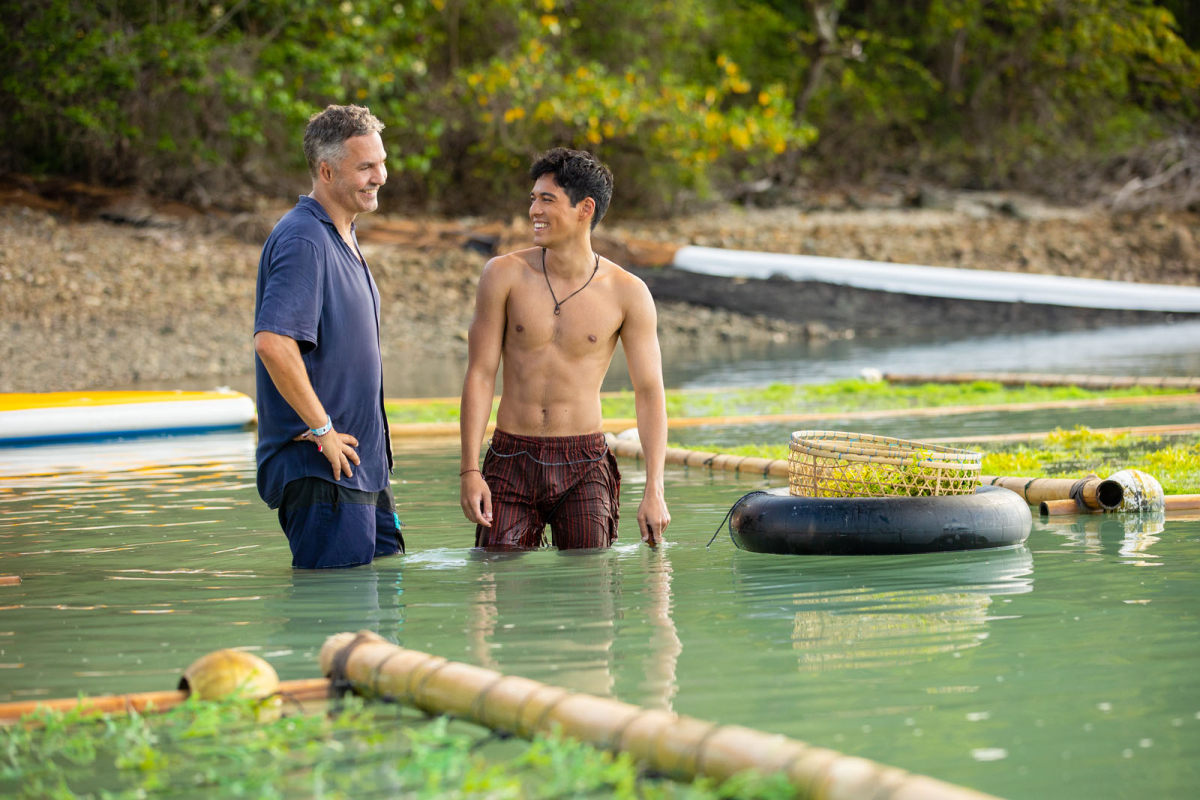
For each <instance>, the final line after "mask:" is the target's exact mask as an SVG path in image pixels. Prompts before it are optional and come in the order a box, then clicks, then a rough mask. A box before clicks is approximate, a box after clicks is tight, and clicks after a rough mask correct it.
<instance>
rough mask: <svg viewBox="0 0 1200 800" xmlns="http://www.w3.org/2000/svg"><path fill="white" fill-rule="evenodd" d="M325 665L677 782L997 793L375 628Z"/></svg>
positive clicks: (957, 795)
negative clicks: (544, 678) (778, 779)
mask: <svg viewBox="0 0 1200 800" xmlns="http://www.w3.org/2000/svg"><path fill="white" fill-rule="evenodd" d="M319 662H320V665H321V671H322V672H324V673H325V674H327V675H328V674H330V673H331V672H332V669H333V666H334V665H335V663H337V664H339V666H340V667H341V673H342V674H341V675H339V676H337V677H338V678H342V677H344V678H346V679H348V680H349V681H350V683H351V684H352V685H353V686H354V688H355V690H356V691H359V692H362V693H365V694H368V695H383V696H387V697H390V698H393V699H395V700H398V701H400V702H402V703H406V704H408V705H411V706H414V707H416V708H419V709H421V710H422V711H425V712H427V713H430V714H450V715H453V716H455V717H458V718H461V719H466V720H469V721H471V722H475V723H477V724H479V725H483V726H485V727H488V728H492V729H494V730H500V731H504V732H507V733H514V734H516V735H518V736H522V737H525V738H530V737H532V736H534V735H537V734H548V733H553V732H559V733H561V734H563V735H566V736H570V737H572V738H575V739H578V740H580V741H583V742H586V743H588V744H591V745H593V746H595V747H599V748H603V749H609V750H613V751H618V752H624V753H628V754H629V755H631V756H632V757H633V758H634V759H635V760H636V761H638V762H639V763H641V764H644V765H646V766H647V767H649V768H651V769H653V770H655V771H656V772H659V773H661V774H663V775H668V776H670V777H673V778H677V779H683V780H690V779H692V778H697V777H702V776H703V777H708V778H712V779H714V780H717V781H723V780H726V779H728V778H730V777H732V776H733V775H736V774H737V773H740V772H744V771H746V770H755V771H757V772H760V773H764V774H766V773H776V772H782V773H784V774H786V775H787V777H788V778H789V779H790V780H791V782H792V783H793V784H794V785H795V786H796V791H797V796H798V797H802V798H812V800H835V798H836V799H837V800H860V799H861V800H868V798H870V799H871V800H985V798H988V797H990V795H985V794H982V793H980V792H976V791H974V790H972V789H967V788H964V787H960V786H954V785H953V784H949V783H944V782H942V781H939V780H936V779H934V778H928V777H925V776H921V775H913V774H911V773H908V772H905V771H903V770H900V769H897V768H895V767H888V766H884V765H882V764H878V763H875V762H873V761H870V760H868V759H865V758H858V757H854V756H847V755H843V754H841V753H838V752H836V751H834V750H828V749H825V748H821V747H813V746H811V745H808V744H805V743H804V742H800V741H796V740H794V739H789V738H787V737H785V736H779V735H774V734H768V733H763V732H761V731H756V730H752V729H750V728H743V727H739V726H736V725H716V724H715V723H712V722H705V721H704V720H700V719H696V718H694V717H685V716H680V715H678V714H674V713H672V712H669V711H662V710H654V709H649V710H648V709H643V708H639V707H638V706H634V705H630V704H629V703H622V702H620V701H619V700H613V699H610V698H605V697H595V696H592V695H588V694H582V693H579V692H572V691H569V690H567V689H563V688H561V687H557V686H549V685H547V684H544V683H539V682H537V681H534V680H530V679H528V678H519V677H515V676H505V675H501V674H500V673H498V672H494V671H492V670H489V669H484V668H482V667H476V666H471V665H469V664H462V663H459V662H455V661H448V660H446V659H445V658H442V657H440V656H431V655H429V654H427V653H420V652H417V651H415V650H406V649H404V648H402V647H399V646H397V645H394V644H392V643H391V642H388V641H386V640H384V639H383V638H381V637H380V636H378V635H377V634H375V633H373V632H371V631H361V632H360V633H359V634H358V635H357V636H356V635H355V634H352V633H339V634H335V635H333V636H331V637H329V638H328V639H326V640H325V645H324V646H323V647H322V648H321V652H320V655H319Z"/></svg>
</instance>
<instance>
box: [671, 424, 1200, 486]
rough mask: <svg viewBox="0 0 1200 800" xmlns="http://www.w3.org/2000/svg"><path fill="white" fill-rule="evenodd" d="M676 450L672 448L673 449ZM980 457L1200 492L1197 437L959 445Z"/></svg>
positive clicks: (735, 451) (987, 467)
mask: <svg viewBox="0 0 1200 800" xmlns="http://www.w3.org/2000/svg"><path fill="white" fill-rule="evenodd" d="M672 446H677V445H672ZM959 446H961V447H968V448H971V449H974V450H979V451H980V452H982V453H983V474H985V475H1021V476H1027V477H1031V478H1082V477H1084V476H1085V475H1088V474H1090V473H1094V474H1096V475H1099V476H1101V477H1108V476H1109V475H1111V474H1112V473H1114V472H1117V471H1119V470H1122V469H1139V470H1141V471H1143V472H1145V473H1147V474H1149V475H1152V476H1154V477H1155V478H1157V479H1158V482H1159V483H1161V484H1162V487H1163V491H1165V492H1166V493H1167V494H1197V493H1200V435H1196V434H1186V435H1164V436H1157V435H1155V436H1138V435H1134V434H1129V433H1117V434H1106V433H1099V432H1096V431H1093V430H1091V429H1090V428H1087V427H1084V426H1078V427H1076V428H1073V429H1071V430H1064V429H1062V428H1059V429H1057V430H1055V431H1053V432H1051V433H1050V434H1049V435H1048V436H1046V437H1045V438H1044V439H1041V440H1035V441H1031V442H1023V443H1012V442H986V443H979V444H972V443H969V442H966V443H964V444H961V445H959ZM690 449H693V450H702V451H707V452H718V453H730V454H732V455H738V456H753V457H758V458H771V459H777V458H782V459H786V458H787V457H788V446H787V444H746V445H743V446H741V447H734V448H730V447H721V446H719V445H704V444H699V445H693V446H692V447H691V448H690Z"/></svg>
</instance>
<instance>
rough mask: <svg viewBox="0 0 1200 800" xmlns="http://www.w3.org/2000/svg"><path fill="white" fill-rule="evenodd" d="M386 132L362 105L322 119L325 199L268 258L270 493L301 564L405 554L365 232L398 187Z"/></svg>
mask: <svg viewBox="0 0 1200 800" xmlns="http://www.w3.org/2000/svg"><path fill="white" fill-rule="evenodd" d="M381 130H383V123H381V122H380V121H379V120H378V119H376V118H375V117H374V116H372V115H371V112H370V111H368V110H367V109H366V108H363V107H361V106H353V105H351V106H329V107H328V108H326V109H325V110H324V111H322V112H320V113H319V114H314V115H313V116H312V118H310V119H309V121H308V128H307V129H306V130H305V132H304V156H305V158H306V159H307V160H308V169H309V172H310V173H311V174H312V192H310V193H309V194H308V195H306V196H303V197H301V198H300V201H299V202H298V203H297V204H296V206H295V207H294V208H293V209H292V210H291V211H289V212H288V213H287V214H285V215H284V217H283V218H282V219H281V220H279V222H278V223H277V224H276V225H275V229H274V230H273V231H272V232H271V236H270V237H269V238H268V239H267V243H266V244H265V245H264V246H263V251H262V257H261V259H260V260H259V263H258V289H257V294H256V299H255V305H254V352H255V379H256V383H257V390H258V398H257V403H258V452H257V461H258V493H259V495H260V496H261V497H262V499H263V500H264V501H266V503H267V505H268V506H269V507H271V508H277V509H278V510H279V523H280V525H282V526H283V531H284V533H285V534H287V539H288V545H289V546H290V547H291V551H292V566H293V567H298V568H306V569H314V568H328V567H354V566H358V565H360V564H368V563H370V562H371V561H372V559H374V558H375V557H377V556H386V555H392V554H394V553H400V552H403V551H404V539H403V537H402V536H401V534H400V518H399V517H398V516H397V515H396V501H395V498H394V497H393V495H392V490H391V488H390V487H389V485H388V475H389V473H390V472H391V468H392V448H391V439H390V436H389V432H388V425H387V418H386V416H385V415H384V410H383V363H382V359H381V357H380V348H379V290H378V289H377V288H376V286H375V281H374V279H373V278H372V277H371V271H370V270H369V269H368V268H367V262H366V260H365V259H364V258H363V256H362V252H361V251H360V250H359V248H358V242H357V240H356V239H355V237H354V219H355V217H357V216H358V215H359V214H360V213H363V212H367V211H374V210H375V208H376V207H377V206H378V200H377V198H376V195H377V193H378V191H379V188H380V187H381V186H383V184H384V183H385V182H386V181H387V168H386V167H385V166H384V161H385V158H386V153H385V152H384V149H383V140H382V139H381V138H380V136H379V132H380V131H381Z"/></svg>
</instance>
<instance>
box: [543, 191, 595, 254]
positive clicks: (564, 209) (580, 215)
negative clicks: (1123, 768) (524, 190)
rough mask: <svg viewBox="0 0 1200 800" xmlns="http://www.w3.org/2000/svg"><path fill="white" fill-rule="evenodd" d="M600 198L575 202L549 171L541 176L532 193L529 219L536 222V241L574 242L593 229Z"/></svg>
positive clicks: (549, 242) (546, 245)
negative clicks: (593, 217) (592, 225)
mask: <svg viewBox="0 0 1200 800" xmlns="http://www.w3.org/2000/svg"><path fill="white" fill-rule="evenodd" d="M595 208H596V201H595V200H593V199H592V198H590V197H585V198H584V199H583V200H580V201H579V204H578V205H575V206H572V205H571V198H570V197H568V196H567V192H566V190H564V189H563V188H562V187H561V186H559V185H558V181H556V180H554V175H552V174H550V173H547V174H545V175H542V176H540V177H539V178H538V179H537V182H536V183H534V184H533V191H531V192H530V193H529V219H530V220H531V221H532V222H533V243H534V244H536V245H540V246H541V247H553V246H554V245H555V244H561V243H563V242H567V241H570V240H572V239H575V238H576V237H579V236H582V235H584V234H586V233H588V232H589V231H591V224H592V214H593V213H594V212H595Z"/></svg>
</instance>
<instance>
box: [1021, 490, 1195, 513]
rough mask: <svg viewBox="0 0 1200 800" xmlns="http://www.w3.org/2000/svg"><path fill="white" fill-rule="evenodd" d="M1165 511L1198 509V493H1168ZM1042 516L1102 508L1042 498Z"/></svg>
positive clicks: (1165, 500) (1040, 508)
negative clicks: (1082, 506)
mask: <svg viewBox="0 0 1200 800" xmlns="http://www.w3.org/2000/svg"><path fill="white" fill-rule="evenodd" d="M1163 509H1164V510H1165V511H1168V512H1170V511H1192V510H1195V509H1200V494H1169V495H1167V496H1166V497H1164V498H1163ZM1038 511H1040V512H1041V514H1042V516H1043V517H1065V516H1069V515H1071V514H1099V513H1100V512H1101V511H1103V509H1098V508H1080V507H1079V504H1078V503H1076V502H1075V501H1074V500H1043V501H1042V502H1041V503H1040V504H1038Z"/></svg>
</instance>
